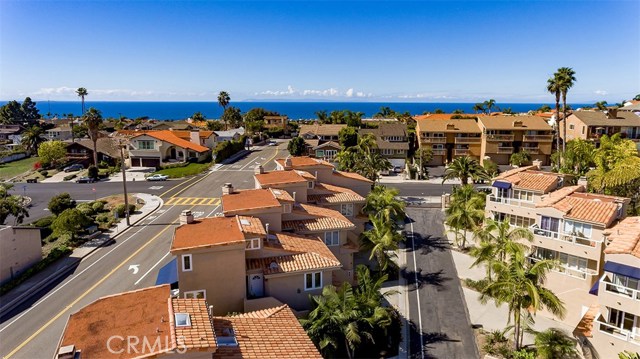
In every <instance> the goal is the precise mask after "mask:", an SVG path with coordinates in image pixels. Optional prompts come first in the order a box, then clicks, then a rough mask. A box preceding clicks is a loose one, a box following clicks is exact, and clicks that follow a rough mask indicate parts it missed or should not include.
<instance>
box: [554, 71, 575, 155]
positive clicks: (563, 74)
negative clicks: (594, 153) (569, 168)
mask: <svg viewBox="0 0 640 359" xmlns="http://www.w3.org/2000/svg"><path fill="white" fill-rule="evenodd" d="M556 73H557V74H558V76H559V78H560V92H562V119H563V124H562V128H563V130H562V133H564V138H565V139H566V138H567V121H566V120H565V119H566V118H567V92H569V89H570V88H572V87H573V85H574V83H575V81H576V77H575V74H576V72H575V71H573V69H572V68H570V67H561V68H559V69H558V71H557V72H556ZM566 147H567V141H566V140H565V141H563V142H562V152H566V150H567V148H566Z"/></svg>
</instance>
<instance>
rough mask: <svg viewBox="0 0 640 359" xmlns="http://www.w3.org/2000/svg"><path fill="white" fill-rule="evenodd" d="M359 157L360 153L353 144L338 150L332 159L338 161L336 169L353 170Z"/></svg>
mask: <svg viewBox="0 0 640 359" xmlns="http://www.w3.org/2000/svg"><path fill="white" fill-rule="evenodd" d="M359 158H360V153H359V151H358V147H357V146H354V147H347V148H345V149H343V150H341V151H339V152H338V153H337V154H336V156H335V157H334V160H335V161H336V162H337V163H338V170H340V171H347V172H355V170H356V169H355V168H356V164H357V162H358V159H359Z"/></svg>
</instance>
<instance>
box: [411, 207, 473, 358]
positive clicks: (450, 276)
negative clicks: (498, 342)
mask: <svg viewBox="0 0 640 359" xmlns="http://www.w3.org/2000/svg"><path fill="white" fill-rule="evenodd" d="M407 215H408V216H409V217H410V218H411V219H412V220H413V222H412V223H411V224H408V225H407V226H406V227H405V232H406V233H407V242H406V243H405V245H406V247H407V249H408V250H407V251H406V253H407V258H406V260H407V261H406V263H407V268H406V269H404V270H403V273H402V274H403V276H404V277H405V278H406V280H407V285H408V289H409V291H408V302H409V319H410V321H411V326H410V335H409V357H410V358H421V359H422V358H443V359H444V358H447V359H449V358H460V359H470V358H478V357H479V353H478V349H477V346H476V342H475V336H474V333H473V329H472V328H471V323H470V321H469V314H468V311H467V307H466V302H465V300H464V295H463V292H462V287H461V285H460V280H459V279H458V274H457V272H456V268H455V265H454V262H453V258H452V256H451V252H450V249H449V244H448V241H447V239H446V238H445V237H444V236H443V232H444V227H443V225H442V222H443V220H444V216H443V213H442V212H441V210H440V209H420V208H407Z"/></svg>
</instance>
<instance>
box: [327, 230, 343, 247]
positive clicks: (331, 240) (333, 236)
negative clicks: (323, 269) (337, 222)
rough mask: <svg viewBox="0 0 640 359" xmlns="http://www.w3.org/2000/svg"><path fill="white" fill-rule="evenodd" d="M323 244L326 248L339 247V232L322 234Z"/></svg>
mask: <svg viewBox="0 0 640 359" xmlns="http://www.w3.org/2000/svg"><path fill="white" fill-rule="evenodd" d="M324 243H325V244H326V245H328V246H337V245H340V232H338V231H333V232H324Z"/></svg>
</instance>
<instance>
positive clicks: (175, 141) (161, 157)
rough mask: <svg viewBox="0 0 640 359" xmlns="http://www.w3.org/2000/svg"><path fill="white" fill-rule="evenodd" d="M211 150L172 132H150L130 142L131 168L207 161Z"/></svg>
mask: <svg viewBox="0 0 640 359" xmlns="http://www.w3.org/2000/svg"><path fill="white" fill-rule="evenodd" d="M210 154H211V150H210V149H209V148H207V147H205V146H202V145H200V144H197V143H192V142H190V141H187V140H184V139H182V138H180V137H178V136H176V135H175V134H174V133H173V132H172V131H169V130H164V131H149V132H143V133H140V134H138V135H135V136H133V137H131V138H130V140H129V161H130V166H131V167H160V166H162V165H164V164H167V163H175V162H186V161H188V160H191V159H193V160H197V161H198V162H202V161H205V160H207V158H208V156H209V155H210Z"/></svg>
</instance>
